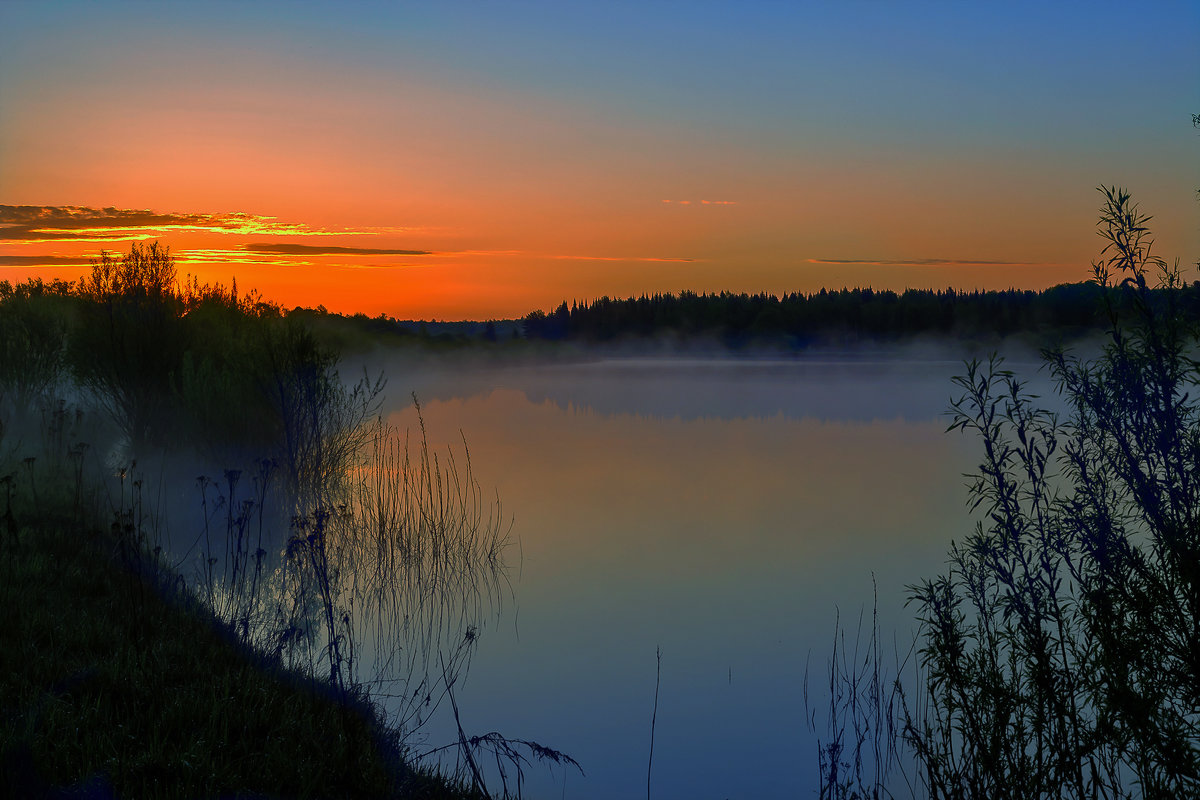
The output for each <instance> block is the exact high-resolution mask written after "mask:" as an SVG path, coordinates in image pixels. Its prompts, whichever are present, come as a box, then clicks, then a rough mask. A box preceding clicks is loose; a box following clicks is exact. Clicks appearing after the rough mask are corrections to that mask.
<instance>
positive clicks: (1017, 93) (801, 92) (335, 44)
mask: <svg viewBox="0 0 1200 800" xmlns="http://www.w3.org/2000/svg"><path fill="white" fill-rule="evenodd" d="M93 6H94V4H80V5H73V4H69V3H64V4H54V5H53V6H52V7H51V8H47V7H46V6H45V5H44V4H32V3H30V4H23V3H16V4H5V5H4V6H0V31H2V32H0V105H2V106H3V109H4V113H3V114H2V115H0V204H3V205H2V206H0V279H5V278H7V279H10V280H14V279H15V280H20V279H23V278H24V277H28V276H33V275H40V276H43V277H55V276H59V277H66V278H73V277H76V276H78V275H79V274H81V272H82V271H83V270H86V268H87V266H86V264H87V258H88V257H91V256H94V255H95V254H96V253H97V252H98V251H99V250H100V249H101V248H106V249H109V250H116V251H122V250H127V249H128V242H129V241H130V240H131V239H132V238H134V237H149V238H154V239H158V240H160V241H162V242H164V243H166V244H168V245H169V246H170V247H171V249H172V252H173V253H175V254H176V256H177V257H178V259H179V267H180V272H181V273H182V272H191V273H194V274H197V275H198V276H199V277H200V278H201V279H202V280H206V281H222V282H225V283H228V281H229V279H230V278H231V277H233V276H236V277H237V279H238V283H239V285H240V286H242V287H247V288H249V287H254V288H258V289H259V290H260V291H262V292H263V293H264V294H265V295H266V296H267V297H268V298H270V299H272V300H275V301H278V302H280V303H282V304H283V305H285V306H288V307H290V306H293V305H310V306H315V305H317V304H323V305H325V306H326V307H327V308H329V309H330V310H336V311H342V312H355V311H362V312H365V313H368V314H370V315H376V314H380V313H386V314H389V315H392V316H396V317H400V318H426V319H434V318H437V319H463V318H476V319H478V318H503V317H513V316H520V315H523V314H525V313H527V312H528V311H530V310H532V309H534V308H543V309H547V308H551V307H553V306H555V305H557V304H558V303H559V302H561V301H563V300H567V301H570V300H575V299H578V300H586V299H590V298H595V297H598V296H601V295H609V296H629V295H637V294H642V293H649V292H659V291H671V292H677V291H680V290H684V289H690V290H694V291H722V290H729V291H749V292H758V291H768V292H788V291H815V290H817V289H819V288H821V287H832V288H841V287H842V286H868V285H869V286H873V287H875V288H891V289H898V290H899V289H904V288H906V287H910V286H912V287H934V288H943V287H946V286H955V287H957V288H967V289H970V288H1006V287H1009V286H1019V287H1032V288H1042V287H1045V286H1050V285H1053V284H1055V283H1059V282H1063V281H1073V280H1082V279H1084V278H1086V276H1087V266H1088V263H1089V261H1090V260H1091V259H1092V258H1094V257H1096V255H1097V252H1098V245H1099V240H1098V238H1097V237H1096V236H1095V233H1094V230H1095V218H1096V210H1097V208H1098V207H1099V200H1100V196H1099V195H1098V194H1097V193H1096V191H1095V187H1096V186H1097V185H1098V184H1100V183H1119V184H1121V185H1124V186H1126V187H1127V188H1129V189H1130V190H1131V191H1133V194H1134V197H1135V199H1139V200H1140V201H1141V202H1142V207H1143V210H1145V211H1147V212H1149V213H1151V214H1154V215H1155V221H1154V222H1153V223H1152V226H1153V230H1154V232H1155V233H1156V234H1157V236H1158V239H1159V243H1160V245H1159V249H1160V252H1161V253H1162V254H1163V255H1165V256H1168V257H1173V256H1175V255H1178V256H1180V257H1181V258H1182V259H1183V260H1184V262H1185V263H1188V262H1192V261H1194V260H1195V258H1196V256H1197V250H1198V249H1200V237H1198V236H1197V228H1198V225H1197V217H1196V213H1195V212H1196V195H1195V191H1194V187H1195V186H1197V185H1200V175H1197V168H1196V164H1197V163H1200V159H1197V154H1198V152H1200V151H1198V150H1197V148H1200V141H1197V139H1196V134H1195V132H1194V131H1193V130H1192V128H1191V126H1190V119H1189V113H1188V112H1191V111H1194V110H1200V102H1197V91H1196V84H1195V81H1194V78H1195V75H1196V74H1200V58H1198V57H1197V55H1196V53H1195V48H1194V46H1192V45H1194V41H1195V35H1182V36H1181V35H1178V34H1180V33H1186V32H1187V31H1189V30H1190V31H1191V33H1192V34H1196V33H1200V30H1198V29H1197V28H1198V27H1200V26H1198V24H1197V20H1198V18H1200V14H1198V13H1197V12H1195V11H1194V10H1193V9H1190V8H1189V7H1188V6H1186V5H1182V4H1178V5H1177V4H1164V6H1163V8H1162V9H1160V12H1161V13H1158V14H1157V15H1148V19H1147V20H1146V21H1144V22H1143V23H1140V24H1139V25H1134V26H1132V27H1131V26H1130V25H1129V24H1127V23H1126V24H1123V25H1117V24H1116V23H1115V22H1113V23H1112V24H1108V23H1102V22H1097V21H1095V20H1091V21H1088V22H1086V24H1083V23H1081V24H1080V25H1078V26H1072V24H1071V23H1072V20H1071V19H1069V18H1066V17H1064V18H1062V19H1054V20H1049V23H1050V24H1047V20H1046V19H1037V20H1036V21H1037V22H1038V23H1039V25H1040V26H1041V27H1036V28H1035V27H1030V26H1029V25H1027V24H1025V23H1030V24H1031V21H1033V18H1032V17H1030V18H1029V19H1023V18H1022V16H1021V15H1023V14H1024V15H1026V16H1029V15H1031V14H1034V11H1033V10H1032V9H1034V8H1035V7H1034V6H1030V7H1029V9H1023V8H1022V7H1021V6H1020V4H1017V5H1016V6H1014V7H1013V11H1012V19H1005V20H1001V21H1000V22H1002V23H1003V24H999V23H998V21H997V20H995V19H988V18H984V17H981V16H975V15H971V14H966V13H960V14H957V15H956V14H946V13H940V14H938V15H937V16H936V17H929V18H927V19H924V18H920V14H916V15H913V14H907V15H905V16H904V17H903V18H900V17H898V18H896V19H892V20H879V21H877V24H876V25H875V26H872V25H866V26H864V25H863V24H862V23H861V21H859V20H858V18H857V17H855V16H854V15H853V14H849V13H842V12H836V11H833V10H831V9H824V10H822V11H821V12H820V14H819V15H818V16H820V17H821V18H822V20H821V21H822V22H823V24H824V25H825V27H826V28H827V29H828V31H829V34H828V37H826V36H821V37H815V38H814V37H812V36H811V35H810V34H806V31H808V30H809V27H806V26H811V24H812V22H813V20H812V19H810V18H804V17H802V16H796V15H793V14H791V13H790V12H785V11H783V10H780V9H779V8H778V7H776V6H773V5H772V6H768V5H766V4H763V5H761V6H759V5H757V4H749V5H748V6H747V9H748V10H747V11H745V12H744V13H742V14H740V15H730V14H729V13H727V12H725V11H720V9H719V7H718V6H713V7H709V6H707V5H705V4H699V5H697V7H696V8H697V11H696V12H695V13H694V14H691V15H689V16H685V17H680V14H681V13H682V12H678V7H674V8H676V9H677V13H675V12H673V13H668V12H667V11H666V10H665V8H660V7H658V6H652V7H651V10H649V11H637V10H635V8H634V7H632V6H630V7H625V6H620V7H614V9H615V10H613V11H611V12H610V13H606V14H601V15H598V16H597V15H596V14H598V13H599V12H596V14H593V16H592V17H589V16H588V12H584V11H575V12H570V13H567V12H562V13H558V12H555V13H551V12H549V11H548V9H549V8H550V6H541V7H538V4H531V6H530V7H529V8H526V7H525V6H521V8H522V9H524V11H523V12H514V13H511V14H507V15H499V16H496V17H495V18H489V17H488V13H489V12H484V11H482V10H480V9H478V8H476V7H472V9H473V12H474V13H471V14H465V13H463V12H462V7H460V6H457V5H456V4H447V6H446V8H447V9H449V10H440V11H432V10H425V11H423V12H421V13H420V14H417V13H415V12H409V11H400V10H391V11H385V10H381V9H374V8H373V9H372V11H371V12H370V13H366V12H365V11H364V12H363V13H359V14H356V15H353V17H351V16H338V15H337V14H336V13H335V12H334V11H332V10H331V9H324V10H322V9H314V8H312V7H305V9H304V10H303V12H300V11H296V10H295V9H293V10H292V12H289V11H288V9H289V8H292V7H291V6H287V5H282V6H278V5H272V4H261V5H257V4H256V7H255V8H254V9H247V8H244V7H242V6H236V5H235V6H230V7H224V6H223V7H221V9H222V13H220V14H217V13H216V12H205V11H203V10H202V9H203V6H202V5H199V4H197V5H194V6H192V5H187V6H185V5H182V4H180V5H172V6H169V7H167V8H165V9H164V10H161V12H160V13H158V14H157V16H153V18H148V16H147V15H145V14H143V13H140V12H141V11H142V10H144V8H145V7H144V6H140V5H136V4H135V5H124V4H120V3H116V4H111V5H106V6H105V8H104V9H103V10H100V9H96V8H94V7H93ZM862 8H863V7H858V11H860V12H861V11H862ZM872 8H874V7H872ZM67 11H71V12H73V13H66V12H67ZM360 11H361V9H360ZM535 12H539V13H535ZM541 12H545V13H541ZM889 13H891V12H889ZM810 16H811V15H810ZM1043 16H1044V14H1043ZM947 18H948V19H947ZM268 23H269V24H268ZM624 23H629V24H628V25H625V24H624ZM634 23H636V25H635V24H634ZM885 23H886V24H885ZM889 25H890V26H891V27H888V26H889ZM896 26H900V28H906V29H907V30H908V31H909V33H910V35H911V36H914V37H915V36H918V35H919V36H922V37H925V39H924V40H923V41H907V42H901V41H895V36H896V33H895V31H896V30H899V28H897V27H896ZM889 31H891V32H890V33H889ZM1064 33H1066V34H1068V35H1065V36H1064ZM789 36H794V37H797V38H796V41H800V40H804V41H806V42H807V44H806V46H805V47H796V46H789V42H790V41H792V40H791V39H789ZM1105 37H1109V38H1112V39H1113V40H1115V39H1117V38H1118V37H1120V38H1121V40H1122V41H1123V43H1124V46H1126V47H1127V48H1129V49H1130V52H1132V53H1134V54H1135V55H1137V54H1142V55H1144V56H1145V59H1144V60H1143V61H1139V62H1138V64H1139V66H1140V73H1139V74H1138V76H1137V80H1138V81H1139V82H1140V84H1139V85H1141V86H1142V87H1143V88H1142V89H1140V90H1139V91H1140V92H1141V93H1142V95H1143V98H1142V100H1143V101H1142V102H1140V103H1139V104H1138V110H1137V112H1136V114H1135V113H1129V114H1127V115H1124V116H1122V114H1121V113H1120V112H1121V110H1120V109H1113V108H1112V103H1113V101H1112V99H1111V98H1112V96H1113V92H1114V90H1117V91H1116V92H1115V93H1116V94H1118V95H1120V94H1121V93H1122V91H1121V90H1123V89H1124V88H1125V83H1126V81H1127V80H1129V79H1127V78H1126V77H1123V74H1124V73H1122V72H1121V71H1120V70H1119V69H1117V68H1116V66H1113V67H1111V68H1109V67H1106V66H1105V64H1104V62H1103V60H1102V59H1099V58H1098V57H1097V56H1096V55H1095V54H1094V51H1095V46H1096V45H1097V42H1099V44H1103V41H1104V40H1105ZM826 38H828V39H829V41H826ZM1018 40H1019V41H1020V42H1021V44H1022V47H1023V48H1024V52H1025V53H1026V57H1025V60H1024V61H1023V62H1021V63H1018V64H1013V63H1012V51H1011V47H1012V45H1013V44H1014V42H1016V41H1018ZM839 42H840V43H841V50H839V49H838V47H837V44H838V43H839ZM922 47H923V48H924V49H922ZM922 54H923V55H922ZM851 56H853V57H852V58H851ZM1151 56H1153V58H1151ZM1189 76H1190V77H1189ZM1134 96H1136V95H1134ZM1193 106H1194V107H1193ZM1114 112H1116V113H1114ZM68 209H74V210H68ZM105 209H110V210H116V211H105ZM118 212H119V213H118ZM231 215H232V216H231ZM239 215H240V216H239ZM56 226H58V227H56ZM322 251H325V252H322ZM365 251H389V252H365Z"/></svg>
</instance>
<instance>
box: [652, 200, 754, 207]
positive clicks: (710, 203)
mask: <svg viewBox="0 0 1200 800" xmlns="http://www.w3.org/2000/svg"><path fill="white" fill-rule="evenodd" d="M663 202H664V203H667V204H670V205H677V206H690V205H693V204H694V203H696V202H698V203H699V204H700V205H702V206H736V205H737V200H700V201H694V200H663Z"/></svg>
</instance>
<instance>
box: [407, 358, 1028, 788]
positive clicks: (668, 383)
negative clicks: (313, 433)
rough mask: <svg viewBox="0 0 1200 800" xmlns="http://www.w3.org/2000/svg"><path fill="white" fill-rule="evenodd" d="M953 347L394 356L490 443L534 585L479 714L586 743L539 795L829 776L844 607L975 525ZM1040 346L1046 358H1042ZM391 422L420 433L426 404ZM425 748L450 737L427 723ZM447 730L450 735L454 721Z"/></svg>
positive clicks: (539, 783)
mask: <svg viewBox="0 0 1200 800" xmlns="http://www.w3.org/2000/svg"><path fill="white" fill-rule="evenodd" d="M961 369H962V364H961V362H958V361H954V360H912V359H877V360H864V359H862V358H857V359H839V358H832V359H822V360H808V361H687V360H669V359H647V360H630V359H625V360H613V361H599V362H595V363H585V364H573V365H548V366H537V367H529V366H526V367H520V368H505V369H478V370H471V371H469V372H458V373H450V372H447V373H437V372H425V373H418V374H411V373H410V374H392V376H391V379H390V389H391V390H392V392H393V394H392V396H393V397H400V398H404V397H405V396H406V394H407V392H409V391H413V392H416V394H417V396H418V398H419V399H420V401H421V403H422V411H423V416H424V421H425V424H426V427H427V430H428V431H429V436H430V440H431V444H434V445H437V446H443V447H444V446H449V445H454V446H458V447H461V439H460V431H461V434H462V435H463V436H465V438H466V441H467V444H468V445H469V447H470V454H471V460H472V466H473V469H474V472H475V475H476V477H477V479H478V480H479V482H480V483H481V484H482V486H483V487H484V490H485V491H488V490H490V489H493V488H494V489H495V491H496V492H497V493H498V495H499V497H500V499H501V501H502V503H503V510H504V514H505V515H506V516H511V519H512V521H513V529H512V530H513V534H514V538H515V539H516V540H519V547H514V548H513V550H512V551H510V559H509V560H510V562H511V563H512V564H513V567H514V570H513V573H512V583H513V598H512V599H511V601H509V602H508V604H507V607H506V608H505V609H504V610H503V612H502V614H501V616H500V618H499V620H498V621H494V622H493V623H492V624H491V625H489V626H488V627H487V628H486V629H484V630H483V631H482V632H481V637H480V642H479V648H478V652H477V654H476V656H475V659H474V663H473V665H472V667H471V671H470V674H469V676H468V678H467V680H466V682H465V684H463V685H462V686H460V687H458V688H457V690H456V695H457V699H458V703H459V706H460V709H461V712H462V722H463V725H464V728H466V730H467V734H468V735H471V734H482V733H486V732H488V731H493V730H495V731H499V732H501V733H503V734H505V735H507V736H512V737H518V738H526V739H534V740H536V741H539V742H541V743H544V744H547V745H549V746H551V747H554V748H556V749H559V750H562V751H565V752H566V753H568V754H570V755H571V756H573V757H574V758H576V759H577V760H578V761H579V762H580V763H581V764H582V766H583V768H584V770H585V771H586V777H585V776H581V775H579V774H578V773H577V772H573V771H564V770H562V769H561V768H555V769H554V770H553V771H550V770H547V769H545V768H535V769H531V770H530V771H529V772H528V774H527V781H528V782H527V784H526V795H527V796H530V797H543V798H549V797H563V796H565V797H568V798H582V799H586V798H624V797H628V798H633V797H644V796H645V793H646V773H647V761H648V755H649V750H650V723H651V713H652V710H653V705H654V693H655V665H656V662H655V652H656V648H660V647H661V649H662V674H661V688H660V695H659V704H658V715H657V728H656V734H655V743H654V757H653V772H652V796H653V797H656V798H664V799H668V798H708V797H711V798H775V797H809V796H813V794H814V791H815V787H816V783H815V772H816V738H815V735H814V734H813V733H812V732H811V731H810V730H809V729H808V726H807V724H806V722H805V716H806V710H805V701H804V687H803V683H804V675H805V670H806V666H807V667H808V668H809V669H810V670H811V672H812V694H813V698H812V704H813V706H815V707H817V708H820V707H821V706H822V703H823V701H824V698H823V696H822V695H821V689H820V687H821V685H822V683H823V682H824V680H825V679H824V678H823V675H822V671H823V670H824V665H825V662H826V659H827V658H828V655H829V651H830V647H831V641H832V635H833V630H834V620H835V616H836V615H837V614H838V613H839V612H840V614H841V618H842V622H843V626H844V627H849V628H850V633H851V636H852V635H853V631H854V628H855V627H856V626H857V621H858V617H859V614H860V613H861V612H863V610H864V609H865V611H866V614H867V621H866V624H869V617H870V613H871V603H872V591H873V589H872V576H874V580H875V582H876V584H877V586H878V603H879V612H880V621H881V625H882V627H883V629H884V631H885V635H886V636H888V637H889V638H890V637H891V635H892V632H895V633H896V635H897V636H898V637H899V638H900V640H901V642H902V645H903V644H904V643H905V641H906V640H905V637H906V636H907V637H908V639H907V642H911V629H912V626H911V622H910V614H909V612H908V611H906V610H905V609H904V608H903V603H904V600H905V596H906V593H905V587H906V585H908V584H911V583H914V582H916V581H917V580H919V579H920V578H921V577H923V576H931V575H933V574H934V573H936V572H938V571H939V570H940V569H941V568H942V566H943V564H944V559H945V552H946V549H947V546H948V544H949V542H950V541H951V539H954V538H960V539H961V538H962V537H963V536H964V535H965V534H966V533H967V532H969V530H970V529H971V528H972V522H971V521H970V518H969V516H968V514H967V510H966V505H965V501H966V492H965V489H964V479H963V477H962V475H963V473H964V472H968V471H970V470H972V469H973V468H974V463H975V459H976V452H975V447H974V446H975V442H974V441H972V440H971V439H970V438H969V437H964V436H962V435H960V434H958V433H953V434H947V433H945V429H946V426H947V423H948V419H947V417H946V416H945V413H944V412H945V409H946V407H947V405H948V402H949V400H950V397H951V395H952V394H953V387H952V385H951V382H950V378H951V376H952V375H954V374H956V373H957V372H961ZM1035 369H1036V367H1035V366H1030V367H1029V368H1028V369H1027V370H1024V371H1026V372H1029V373H1033V372H1034V371H1035ZM387 414H388V416H389V419H390V421H391V422H393V423H396V424H398V425H401V426H407V427H409V428H414V429H415V426H416V425H417V418H416V410H415V408H414V407H413V406H412V404H411V402H406V401H402V400H397V401H393V403H392V404H391V405H390V407H389V408H388V411H387ZM429 737H430V743H431V744H436V743H441V742H442V741H449V740H452V739H453V738H454V735H453V734H452V733H451V731H450V730H447V729H438V728H432V729H430V730H429ZM439 740H440V741H439Z"/></svg>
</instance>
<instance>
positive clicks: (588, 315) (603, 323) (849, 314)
mask: <svg viewBox="0 0 1200 800" xmlns="http://www.w3.org/2000/svg"><path fill="white" fill-rule="evenodd" d="M1111 294H1112V293H1111V292H1106V290H1105V288H1104V287H1101V286H1099V285H1097V284H1096V283H1094V282H1086V283H1068V284H1061V285H1058V286H1054V287H1052V288H1049V289H1045V290H1043V291H1040V292H1039V291H1033V290H1028V289H1007V290H1004V291H979V290H976V291H956V290H954V289H944V290H932V289H908V290H906V291H904V292H902V293H899V294H898V293H896V292H893V291H876V290H873V289H870V288H857V289H841V290H833V291H830V290H826V289H822V290H821V291H820V292H817V293H813V294H801V293H797V292H794V293H791V294H787V295H783V296H777V295H771V294H733V293H729V292H721V293H719V294H696V293H694V292H681V293H680V294H677V295H676V294H655V295H650V296H646V295H643V296H641V297H637V298H628V299H625V300H614V299H610V298H608V297H602V298H600V299H599V300H593V301H587V302H583V303H573V304H572V305H570V306H568V305H567V304H566V303H565V302H564V303H562V304H561V305H560V306H559V307H558V308H556V309H555V310H554V311H552V312H550V313H549V314H546V313H544V312H542V311H534V312H533V313H531V314H529V315H527V316H526V317H524V318H523V319H522V320H521V325H522V330H523V332H524V335H525V336H526V337H527V338H529V339H545V340H551V341H560V340H568V341H580V342H591V343H601V342H614V341H620V340H630V339H645V338H650V337H667V338H672V339H676V340H682V341H686V340H690V339H709V340H715V341H718V342H720V343H722V344H724V345H725V346H727V347H729V348H733V349H738V348H743V347H748V346H761V345H773V346H776V347H779V346H783V347H788V348H804V347H806V346H811V345H830V344H833V345H836V344H854V343H867V342H881V341H896V340H902V339H905V338H910V337H916V336H942V337H953V338H955V339H958V340H978V339H988V338H993V337H1004V336H1012V335H1026V336H1033V337H1039V336H1046V337H1049V338H1051V339H1054V338H1066V339H1070V338H1074V337H1078V336H1083V335H1087V334H1090V333H1098V332H1101V331H1102V330H1103V328H1104V325H1105V324H1106V323H1107V317H1106V315H1105V308H1106V306H1105V298H1106V295H1111ZM1109 301H1110V302H1116V303H1118V307H1120V303H1121V302H1122V301H1121V298H1120V297H1119V296H1117V295H1112V296H1111V297H1109ZM1178 302H1179V303H1180V304H1181V305H1182V306H1183V308H1185V309H1186V310H1187V312H1188V313H1189V314H1193V315H1194V314H1197V313H1200V281H1197V282H1195V283H1193V284H1191V285H1190V286H1187V287H1184V288H1183V289H1182V290H1181V296H1180V297H1179V298H1178Z"/></svg>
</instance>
